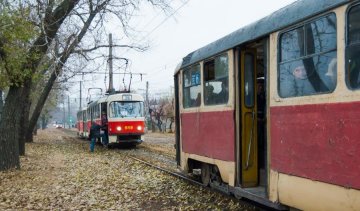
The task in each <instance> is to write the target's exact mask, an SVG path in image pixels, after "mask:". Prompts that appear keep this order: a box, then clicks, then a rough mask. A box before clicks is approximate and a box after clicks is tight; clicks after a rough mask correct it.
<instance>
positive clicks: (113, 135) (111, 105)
mask: <svg viewBox="0 0 360 211" xmlns="http://www.w3.org/2000/svg"><path fill="white" fill-rule="evenodd" d="M105 118H106V119H107V122H108V126H107V135H108V140H109V144H115V143H118V144H133V145H136V144H140V143H142V141H143V140H144V139H143V135H144V134H145V112H144V98H143V97H142V96H141V95H139V94H134V93H116V94H111V95H106V96H104V97H102V98H100V99H98V100H96V101H94V102H90V103H89V104H88V106H87V108H85V109H83V110H81V111H78V113H77V129H78V135H79V136H80V137H84V138H88V136H89V133H90V127H91V122H93V121H94V122H96V123H97V124H99V125H102V122H103V121H104V119H105Z"/></svg>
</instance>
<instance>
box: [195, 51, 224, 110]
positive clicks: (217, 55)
mask: <svg viewBox="0 0 360 211" xmlns="http://www.w3.org/2000/svg"><path fill="white" fill-rule="evenodd" d="M221 56H226V57H227V61H228V62H227V76H226V77H222V78H219V79H227V83H228V93H227V100H226V101H225V102H222V103H214V104H206V102H205V83H206V82H213V81H217V80H216V78H215V79H213V80H209V81H205V63H207V62H210V61H214V71H215V60H216V58H218V57H221ZM202 74H203V79H202V82H203V84H202V93H203V95H202V98H203V99H204V106H218V105H226V104H228V103H229V98H230V97H229V96H230V88H229V87H230V84H229V83H230V81H229V80H230V79H229V74H230V65H229V54H228V52H227V51H224V52H221V53H219V54H216V55H214V56H212V57H210V58H207V59H206V60H204V62H203V71H202ZM214 74H215V72H214Z"/></svg>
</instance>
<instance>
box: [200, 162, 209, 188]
mask: <svg viewBox="0 0 360 211" xmlns="http://www.w3.org/2000/svg"><path fill="white" fill-rule="evenodd" d="M201 182H202V183H203V184H204V185H205V186H208V185H209V183H210V165H209V164H206V163H203V164H202V165H201Z"/></svg>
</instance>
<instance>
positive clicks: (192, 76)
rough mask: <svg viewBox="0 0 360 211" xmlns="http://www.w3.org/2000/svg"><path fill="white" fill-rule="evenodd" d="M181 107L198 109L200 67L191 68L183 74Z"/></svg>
mask: <svg viewBox="0 0 360 211" xmlns="http://www.w3.org/2000/svg"><path fill="white" fill-rule="evenodd" d="M183 79H184V86H183V105H184V108H189V107H198V106H200V103H201V88H200V87H201V82H200V65H199V64H198V65H195V66H192V67H190V68H188V69H186V70H184V73H183Z"/></svg>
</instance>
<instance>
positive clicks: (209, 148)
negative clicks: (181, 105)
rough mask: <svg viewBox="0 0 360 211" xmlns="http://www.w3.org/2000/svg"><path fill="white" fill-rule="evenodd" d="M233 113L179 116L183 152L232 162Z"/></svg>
mask: <svg viewBox="0 0 360 211" xmlns="http://www.w3.org/2000/svg"><path fill="white" fill-rule="evenodd" d="M233 118H234V111H232V110H231V111H222V112H194V113H183V114H181V120H182V133H181V134H182V143H183V151H184V152H186V153H190V154H196V155H200V156H205V157H209V158H214V159H220V160H223V161H234V160H235V155H234V153H235V152H234V139H235V137H234V135H235V132H234V121H233Z"/></svg>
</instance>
